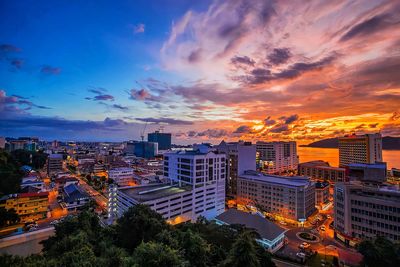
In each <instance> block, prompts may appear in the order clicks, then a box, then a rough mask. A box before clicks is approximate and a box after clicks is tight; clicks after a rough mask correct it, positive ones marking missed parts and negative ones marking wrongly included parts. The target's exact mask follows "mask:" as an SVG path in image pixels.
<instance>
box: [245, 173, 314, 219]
mask: <svg viewBox="0 0 400 267" xmlns="http://www.w3.org/2000/svg"><path fill="white" fill-rule="evenodd" d="M238 203H239V204H244V205H251V206H255V207H257V208H260V209H261V210H262V211H265V212H268V213H271V214H273V215H277V216H281V217H284V218H285V219H290V220H295V221H299V220H304V219H307V218H308V217H309V216H310V215H311V214H312V213H313V212H314V211H315V210H316V209H315V184H314V182H312V181H310V179H309V178H306V177H300V176H294V177H286V176H277V175H267V174H264V173H260V172H254V171H246V172H245V174H243V175H239V179H238Z"/></svg>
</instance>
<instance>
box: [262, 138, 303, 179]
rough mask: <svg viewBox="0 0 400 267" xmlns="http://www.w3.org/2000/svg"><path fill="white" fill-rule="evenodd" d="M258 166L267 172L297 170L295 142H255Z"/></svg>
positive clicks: (297, 159)
mask: <svg viewBox="0 0 400 267" xmlns="http://www.w3.org/2000/svg"><path fill="white" fill-rule="evenodd" d="M256 149H257V156H258V157H257V161H258V165H259V168H260V169H261V170H262V171H263V172H266V173H269V174H279V173H282V172H286V171H294V170H297V165H298V163H299V158H298V156H297V146H296V142H294V141H290V142H257V143H256Z"/></svg>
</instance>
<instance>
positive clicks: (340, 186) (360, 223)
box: [334, 181, 400, 246]
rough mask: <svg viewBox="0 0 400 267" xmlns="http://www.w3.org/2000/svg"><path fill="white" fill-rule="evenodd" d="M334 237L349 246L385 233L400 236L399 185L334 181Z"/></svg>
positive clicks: (392, 237) (392, 238) (396, 239)
mask: <svg viewBox="0 0 400 267" xmlns="http://www.w3.org/2000/svg"><path fill="white" fill-rule="evenodd" d="M334 207H335V208H334V212H335V223H334V226H335V237H336V238H337V239H339V240H341V241H343V242H345V243H346V244H348V245H350V246H354V245H355V244H356V243H357V242H359V241H361V240H363V239H374V238H376V237H377V236H384V237H386V238H388V239H390V240H392V241H394V242H398V241H399V240H400V191H399V189H398V187H390V186H385V185H379V186H378V185H375V186H370V185H369V186H368V185H366V184H363V183H361V182H359V181H357V182H349V183H337V184H335V193H334Z"/></svg>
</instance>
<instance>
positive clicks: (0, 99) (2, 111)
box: [0, 89, 51, 116]
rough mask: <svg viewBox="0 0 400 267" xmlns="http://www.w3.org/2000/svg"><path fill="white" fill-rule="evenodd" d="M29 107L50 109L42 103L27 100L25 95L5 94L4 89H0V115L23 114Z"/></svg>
mask: <svg viewBox="0 0 400 267" xmlns="http://www.w3.org/2000/svg"><path fill="white" fill-rule="evenodd" d="M31 108H38V109H51V108H49V107H46V106H43V105H37V104H35V103H33V102H32V101H29V100H28V98H27V97H22V96H19V95H12V96H7V94H6V91H5V90H1V89H0V115H2V116H6V115H7V116H9V115H13V114H14V113H15V114H25V113H26V111H27V110H30V109H31Z"/></svg>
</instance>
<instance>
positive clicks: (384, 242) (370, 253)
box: [357, 237, 400, 267]
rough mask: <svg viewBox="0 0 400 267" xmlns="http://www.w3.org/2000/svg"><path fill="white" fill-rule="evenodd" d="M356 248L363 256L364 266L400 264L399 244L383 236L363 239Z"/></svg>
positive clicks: (388, 266) (386, 266)
mask: <svg viewBox="0 0 400 267" xmlns="http://www.w3.org/2000/svg"><path fill="white" fill-rule="evenodd" d="M357 249H358V251H359V252H360V253H361V254H362V255H363V256H364V260H363V265H364V266H385V267H392V266H393V267H395V266H400V244H399V243H393V242H392V241H390V240H388V239H386V238H385V237H377V238H376V239H375V240H373V241H370V240H366V241H363V242H361V243H360V244H358V246H357Z"/></svg>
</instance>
